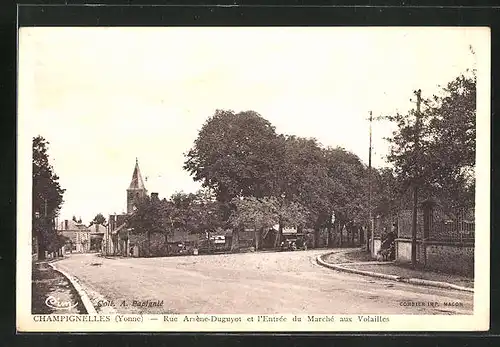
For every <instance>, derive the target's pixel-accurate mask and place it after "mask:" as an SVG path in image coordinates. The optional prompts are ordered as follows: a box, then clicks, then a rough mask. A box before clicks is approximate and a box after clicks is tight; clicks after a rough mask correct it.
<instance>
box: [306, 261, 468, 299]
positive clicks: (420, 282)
mask: <svg viewBox="0 0 500 347" xmlns="http://www.w3.org/2000/svg"><path fill="white" fill-rule="evenodd" d="M329 254H331V253H327V254H322V255H318V257H317V258H316V262H317V263H318V264H319V265H321V266H324V267H327V268H330V269H333V270H337V271H342V272H349V273H354V274H358V275H363V276H370V277H376V278H382V279H386V280H391V281H396V282H403V283H409V284H414V285H421V286H426V287H436V288H445V289H455V290H460V291H464V292H469V293H474V288H468V287H462V286H458V285H456V284H451V283H447V282H438V281H429V280H424V279H420V278H406V277H401V276H396V275H387V274H382V273H378V272H372V271H363V270H358V269H349V268H347V267H344V266H342V265H343V264H330V263H327V262H325V261H324V260H323V257H324V256H326V255H329Z"/></svg>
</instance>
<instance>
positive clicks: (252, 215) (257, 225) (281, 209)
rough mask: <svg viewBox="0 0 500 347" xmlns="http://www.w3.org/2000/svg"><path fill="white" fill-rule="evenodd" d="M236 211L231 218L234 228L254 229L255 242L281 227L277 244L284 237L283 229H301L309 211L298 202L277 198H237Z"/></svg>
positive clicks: (234, 201) (235, 202)
mask: <svg viewBox="0 0 500 347" xmlns="http://www.w3.org/2000/svg"><path fill="white" fill-rule="evenodd" d="M233 204H234V205H235V206H236V209H235V211H233V214H232V215H231V218H230V223H231V225H232V226H233V227H234V228H241V227H245V226H247V227H253V228H254V230H255V231H256V234H255V241H256V248H258V244H257V240H258V239H259V238H262V237H263V236H264V237H265V235H263V232H264V231H267V230H269V229H271V228H272V227H273V226H275V225H279V234H278V235H277V238H276V240H275V244H277V243H278V242H279V240H280V239H281V238H282V237H283V235H282V232H283V227H301V226H303V225H304V224H305V223H306V221H307V214H308V212H307V210H306V209H305V208H304V207H303V206H301V205H300V204H299V203H296V202H286V201H284V200H280V199H278V198H275V197H264V198H255V197H247V198H241V199H240V198H235V199H234V200H233Z"/></svg>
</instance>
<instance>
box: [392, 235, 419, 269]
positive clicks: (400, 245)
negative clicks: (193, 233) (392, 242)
mask: <svg viewBox="0 0 500 347" xmlns="http://www.w3.org/2000/svg"><path fill="white" fill-rule="evenodd" d="M423 251H424V249H423V248H422V242H421V241H420V240H417V262H418V263H420V264H425V261H423V259H425V254H424V253H423ZM421 259H422V261H421ZM396 261H398V262H401V263H411V239H396Z"/></svg>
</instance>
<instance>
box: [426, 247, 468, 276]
mask: <svg viewBox="0 0 500 347" xmlns="http://www.w3.org/2000/svg"><path fill="white" fill-rule="evenodd" d="M426 255H427V256H426V262H427V263H426V266H427V267H428V268H432V269H435V270H438V271H443V272H447V273H453V274H458V275H465V276H473V275H474V244H473V243H445V242H428V243H427V244H426Z"/></svg>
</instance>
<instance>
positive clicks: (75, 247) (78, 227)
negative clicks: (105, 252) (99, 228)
mask: <svg viewBox="0 0 500 347" xmlns="http://www.w3.org/2000/svg"><path fill="white" fill-rule="evenodd" d="M57 231H58V233H59V234H61V235H63V236H65V237H67V238H68V242H67V243H66V245H65V246H64V252H65V253H87V252H89V251H90V229H89V228H88V227H86V226H85V225H84V224H83V223H78V222H75V221H74V220H67V219H66V220H64V221H62V222H61V223H59V225H58V228H57Z"/></svg>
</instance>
